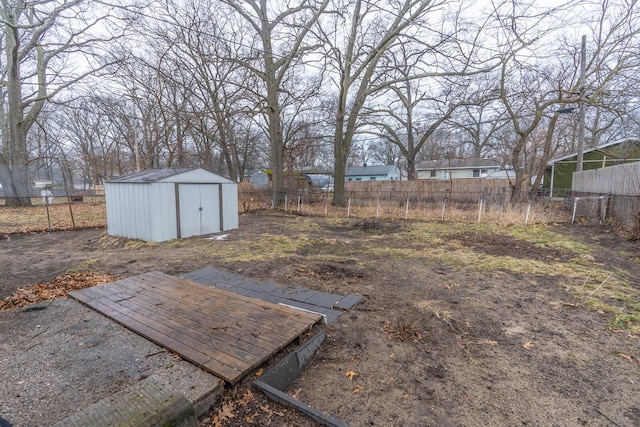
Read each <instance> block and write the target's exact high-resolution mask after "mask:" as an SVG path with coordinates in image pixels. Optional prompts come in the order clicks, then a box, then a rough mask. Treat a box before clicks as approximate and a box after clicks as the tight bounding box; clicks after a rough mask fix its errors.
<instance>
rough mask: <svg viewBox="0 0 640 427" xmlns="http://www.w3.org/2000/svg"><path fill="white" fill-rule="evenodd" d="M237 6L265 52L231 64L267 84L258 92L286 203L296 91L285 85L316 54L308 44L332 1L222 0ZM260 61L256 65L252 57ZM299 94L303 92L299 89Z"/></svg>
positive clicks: (276, 184) (277, 190)
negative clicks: (289, 118) (287, 112)
mask: <svg viewBox="0 0 640 427" xmlns="http://www.w3.org/2000/svg"><path fill="white" fill-rule="evenodd" d="M221 1H223V2H224V3H226V4H228V5H229V6H231V8H232V9H233V10H235V11H236V12H237V13H238V15H239V16H240V17H241V18H242V19H243V21H244V22H245V23H246V24H248V28H247V29H248V30H249V31H252V32H253V34H255V36H256V37H257V38H258V40H259V41H258V43H259V45H260V48H259V49H250V52H249V57H246V58H240V57H235V58H230V60H233V61H235V62H237V63H238V64H240V65H242V66H243V67H245V68H246V69H247V70H250V71H251V72H252V73H253V74H254V75H255V76H256V77H257V78H258V79H259V80H260V81H261V82H262V84H263V89H264V92H263V93H260V92H257V93H256V95H257V96H258V98H259V99H260V108H261V110H262V111H263V112H264V114H265V115H266V118H267V131H268V135H269V142H270V144H271V158H270V161H271V170H272V185H273V201H274V203H275V204H277V205H279V204H281V203H282V202H284V195H283V193H282V190H284V174H283V171H284V147H285V136H284V135H283V123H282V120H283V117H282V115H283V111H282V96H283V94H284V95H285V96H286V95H293V94H294V92H295V91H296V89H295V88H289V90H288V88H287V87H286V86H285V83H286V81H287V79H288V78H290V77H291V73H292V70H293V69H294V68H295V67H297V66H299V65H300V62H301V60H302V57H303V55H304V54H305V53H307V52H309V51H311V50H313V49H315V46H312V45H310V44H308V37H307V35H308V33H309V30H310V28H311V27H312V26H314V24H315V23H316V22H317V21H318V19H319V18H320V16H321V15H322V13H323V12H324V10H325V8H326V7H327V4H328V2H329V0H298V1H294V2H286V3H283V4H280V3H277V4H276V3H272V2H269V1H267V0H243V1H237V0H221ZM252 55H255V56H257V57H256V58H255V59H252V58H251V56H252ZM297 89H298V90H300V89H301V88H300V87H298V88H297Z"/></svg>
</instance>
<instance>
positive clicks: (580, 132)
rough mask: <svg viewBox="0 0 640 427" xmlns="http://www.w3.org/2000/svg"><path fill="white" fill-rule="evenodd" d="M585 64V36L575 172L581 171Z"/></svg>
mask: <svg viewBox="0 0 640 427" xmlns="http://www.w3.org/2000/svg"><path fill="white" fill-rule="evenodd" d="M586 62H587V36H582V50H581V54H580V83H579V84H578V90H579V91H580V99H579V100H578V106H579V108H580V118H579V121H578V162H577V163H576V172H580V171H581V170H582V157H583V154H584V128H585V103H584V96H585V90H584V73H585V67H586Z"/></svg>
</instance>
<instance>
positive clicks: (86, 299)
mask: <svg viewBox="0 0 640 427" xmlns="http://www.w3.org/2000/svg"><path fill="white" fill-rule="evenodd" d="M69 296H71V297H72V298H74V299H76V300H78V301H80V302H82V303H84V304H86V305H88V306H89V307H91V308H93V309H95V310H97V311H99V312H100V313H102V314H104V315H106V316H108V317H110V318H111V319H113V320H115V321H116V322H118V323H120V324H122V325H123V326H125V327H126V328H128V329H131V330H132V331H134V332H136V333H138V334H140V335H142V336H143V337H145V338H147V339H149V340H151V341H153V342H155V343H157V344H158V345H161V346H163V347H165V348H166V349H168V350H170V351H172V352H174V353H177V354H178V355H180V356H181V357H182V358H184V359H186V360H189V361H190V362H192V363H194V364H196V365H198V366H200V367H202V368H204V369H206V370H207V371H209V372H211V373H212V374H214V375H217V376H218V377H220V378H222V379H224V380H225V381H227V382H229V383H231V384H234V383H236V382H237V381H238V380H240V379H241V378H243V377H244V376H245V375H247V374H248V373H249V372H250V371H251V370H253V369H254V368H255V367H257V366H259V365H260V364H262V363H263V362H264V361H265V360H266V359H268V358H269V357H270V356H271V355H273V354H275V353H277V352H278V351H279V350H281V349H282V348H283V347H285V346H286V345H287V344H289V343H290V342H291V341H293V340H294V339H295V338H297V337H298V336H300V335H301V334H302V333H303V332H304V331H306V330H307V329H309V328H310V327H311V326H313V325H314V324H315V323H317V322H319V321H320V320H321V319H322V316H321V315H319V314H315V313H307V312H304V311H299V310H295V309H292V308H288V307H284V306H280V305H276V304H271V303H268V302H265V301H262V300H259V299H254V298H249V297H245V296H242V295H238V294H235V293H233V292H228V291H224V290H220V289H216V288H214V287H211V286H206V285H201V284H198V283H194V282H191V281H189V280H186V279H180V278H177V277H172V276H168V275H166V274H163V273H160V272H150V273H145V274H142V275H139V276H134V277H130V278H127V279H123V280H118V281H117V282H112V283H107V284H105V285H100V286H95V287H92V288H86V289H83V290H80V291H75V292H71V293H69Z"/></svg>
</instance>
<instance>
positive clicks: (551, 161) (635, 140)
mask: <svg viewBox="0 0 640 427" xmlns="http://www.w3.org/2000/svg"><path fill="white" fill-rule="evenodd" d="M625 142H635V143H639V142H640V141H638V140H637V139H633V138H625V139H618V140H615V141H612V142H608V143H606V144H602V145H598V146H596V147H589V148H585V149H584V150H583V151H582V154H583V155H584V154H587V153H591V152H593V151H599V150H603V149H605V148H608V147H612V146H614V145H620V144H624V143H625ZM572 157H578V153H572V154H567V155H566V156H562V157H558V158H557V159H553V160H549V161H548V162H547V165H552V164H554V163H558V162H562V161H563V160H568V159H570V158H572Z"/></svg>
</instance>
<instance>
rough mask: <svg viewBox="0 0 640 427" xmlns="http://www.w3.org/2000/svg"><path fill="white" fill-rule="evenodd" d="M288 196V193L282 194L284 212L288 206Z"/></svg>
mask: <svg viewBox="0 0 640 427" xmlns="http://www.w3.org/2000/svg"><path fill="white" fill-rule="evenodd" d="M288 196H289V195H288V194H285V195H284V213H287V209H288V208H289V200H288Z"/></svg>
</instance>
